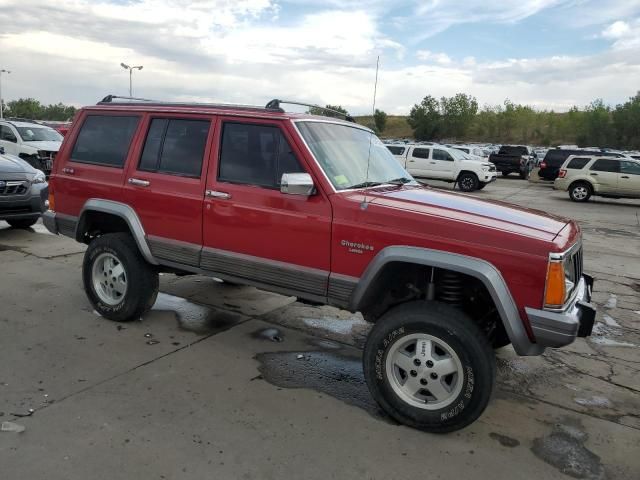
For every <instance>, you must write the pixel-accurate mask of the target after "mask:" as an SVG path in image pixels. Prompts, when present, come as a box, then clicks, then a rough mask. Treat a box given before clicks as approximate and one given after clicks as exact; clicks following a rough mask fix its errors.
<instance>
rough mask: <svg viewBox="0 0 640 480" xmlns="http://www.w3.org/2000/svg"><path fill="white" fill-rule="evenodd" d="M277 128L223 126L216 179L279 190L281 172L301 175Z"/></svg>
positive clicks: (294, 158)
mask: <svg viewBox="0 0 640 480" xmlns="http://www.w3.org/2000/svg"><path fill="white" fill-rule="evenodd" d="M304 172H305V170H304V169H303V168H302V167H301V166H300V163H299V162H298V159H297V158H296V156H295V155H294V153H293V151H292V149H291V146H290V145H289V142H287V139H286V138H285V137H284V135H283V134H282V132H281V131H280V129H279V128H278V127H273V126H266V125H251V124H242V123H225V124H224V128H223V131H222V145H221V147H220V166H219V170H218V180H220V181H222V182H229V183H239V184H244V185H257V186H261V187H266V188H280V181H281V179H282V174H283V173H304Z"/></svg>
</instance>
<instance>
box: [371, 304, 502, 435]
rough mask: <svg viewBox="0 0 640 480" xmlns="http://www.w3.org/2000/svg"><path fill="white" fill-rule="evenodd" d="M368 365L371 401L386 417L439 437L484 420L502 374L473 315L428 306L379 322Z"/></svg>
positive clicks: (398, 310) (398, 311)
mask: <svg viewBox="0 0 640 480" xmlns="http://www.w3.org/2000/svg"><path fill="white" fill-rule="evenodd" d="M363 366H364V374H365V378H366V381H367V385H368V386H369V390H370V392H371V395H372V396H373V398H374V399H375V400H376V401H377V402H378V404H379V405H380V407H381V408H382V409H383V410H384V411H385V412H386V413H387V414H389V415H390V416H391V417H393V418H394V419H396V420H397V421H399V422H401V423H403V424H405V425H408V426H411V427H414V428H418V429H421V430H425V431H428V432H434V433H444V432H451V431H454V430H459V429H461V428H463V427H465V426H467V425H469V424H470V423H472V422H473V421H475V420H476V419H477V418H478V417H479V416H480V415H481V414H482V412H483V411H484V410H485V408H486V406H487V404H488V402H489V398H490V397H491V390H492V389H493V384H494V380H495V369H496V367H495V358H494V355H493V350H492V348H491V345H490V344H489V341H488V340H487V338H486V336H485V335H484V334H483V332H482V331H481V329H480V328H479V327H478V326H477V325H476V324H475V323H474V322H473V321H472V320H471V319H470V318H469V317H467V316H466V315H465V314H464V313H463V312H461V311H460V310H458V309H456V308H453V307H450V306H448V305H444V304H440V303H435V302H425V301H416V302H410V303H406V304H403V305H400V306H398V307H395V308H393V309H391V310H389V311H388V312H387V313H386V314H385V315H383V317H382V318H380V319H379V320H378V322H377V323H376V324H375V325H374V327H373V329H372V331H371V333H370V334H369V337H368V338H367V343H366V345H365V349H364V356H363Z"/></svg>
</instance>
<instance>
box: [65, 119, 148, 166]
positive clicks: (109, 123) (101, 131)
mask: <svg viewBox="0 0 640 480" xmlns="http://www.w3.org/2000/svg"><path fill="white" fill-rule="evenodd" d="M139 121H140V117H137V116H135V117H134V116H115V115H89V116H88V117H87V118H86V119H85V121H84V123H83V124H82V128H81V129H80V133H79V134H78V139H77V140H76V144H75V145H74V146H73V151H72V152H71V161H72V162H79V163H91V164H95V165H104V166H107V167H117V168H122V166H123V165H124V163H125V160H126V159H127V153H128V152H129V146H130V145H131V139H132V138H133V134H134V133H135V131H136V129H137V127H138V122H139Z"/></svg>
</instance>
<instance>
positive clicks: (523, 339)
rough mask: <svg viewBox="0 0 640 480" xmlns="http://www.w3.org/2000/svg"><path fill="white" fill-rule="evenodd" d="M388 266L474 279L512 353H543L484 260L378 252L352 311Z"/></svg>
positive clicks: (405, 249) (422, 251) (421, 251)
mask: <svg viewBox="0 0 640 480" xmlns="http://www.w3.org/2000/svg"><path fill="white" fill-rule="evenodd" d="M391 262H403V263H413V264H419V265H424V266H429V267H436V268H444V269H448V270H453V271H455V272H459V273H463V274H465V275H469V276H471V277H474V278H477V279H478V280H480V281H481V282H482V283H483V285H484V286H485V287H486V288H487V291H488V292H489V294H490V295H491V298H492V299H493V302H494V303H495V305H496V309H497V310H498V314H499V315H500V318H501V320H502V323H503V325H504V328H505V330H506V332H507V335H508V336H509V340H510V341H511V344H512V345H513V348H514V349H515V351H516V352H517V353H518V354H519V355H539V354H540V353H542V352H543V351H544V347H542V346H540V345H538V344H535V343H532V342H531V341H530V340H529V336H528V335H527V331H526V329H525V327H524V324H523V323H522V319H521V318H520V314H519V312H518V307H517V305H516V303H515V301H514V300H513V297H512V296H511V292H510V291H509V288H508V286H507V284H506V282H505V280H504V278H503V277H502V275H501V274H500V272H499V271H498V269H497V268H496V267H495V266H493V265H492V264H491V263H489V262H487V261H485V260H482V259H479V258H474V257H469V256H466V255H460V254H457V253H450V252H443V251H440V250H432V249H428V248H420V247H410V246H393V247H386V248H384V249H382V250H381V251H380V252H379V253H378V254H377V255H376V256H375V257H374V259H373V260H372V261H371V263H370V264H369V266H368V267H367V269H366V270H365V272H364V274H363V275H362V277H360V280H359V282H358V284H357V286H356V288H355V289H354V291H353V295H352V296H351V304H350V309H351V310H352V311H359V310H360V308H361V306H362V301H363V299H364V297H365V295H366V293H367V291H368V289H369V288H370V287H371V285H373V284H375V281H376V279H377V278H378V275H379V274H380V272H381V271H382V269H383V268H384V266H385V265H387V264H388V263H391Z"/></svg>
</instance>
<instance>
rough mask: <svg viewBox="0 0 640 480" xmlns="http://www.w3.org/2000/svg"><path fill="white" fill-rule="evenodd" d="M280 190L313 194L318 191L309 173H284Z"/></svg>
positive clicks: (306, 194) (292, 193)
mask: <svg viewBox="0 0 640 480" xmlns="http://www.w3.org/2000/svg"><path fill="white" fill-rule="evenodd" d="M280 191H281V192H282V193H287V194H289V195H305V196H307V197H308V196H309V195H313V194H314V193H315V191H316V188H315V185H314V184H313V179H312V178H311V175H309V174H308V173H283V174H282V180H281V181H280Z"/></svg>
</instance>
